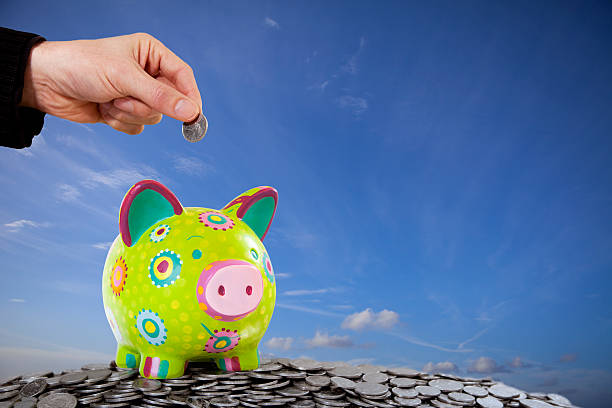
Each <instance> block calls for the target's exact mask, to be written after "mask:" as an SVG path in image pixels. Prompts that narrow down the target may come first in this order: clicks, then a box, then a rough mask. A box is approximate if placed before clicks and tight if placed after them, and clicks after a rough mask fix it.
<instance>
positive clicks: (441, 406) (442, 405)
mask: <svg viewBox="0 0 612 408" xmlns="http://www.w3.org/2000/svg"><path fill="white" fill-rule="evenodd" d="M429 402H430V404H431V405H433V406H434V407H437V408H457V405H453V404H449V403H447V402H443V401H440V400H437V399H432V400H431V401H429Z"/></svg>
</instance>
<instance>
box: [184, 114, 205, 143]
mask: <svg viewBox="0 0 612 408" xmlns="http://www.w3.org/2000/svg"><path fill="white" fill-rule="evenodd" d="M207 130H208V120H207V119H206V116H204V115H203V114H201V113H200V114H199V115H198V117H197V119H195V120H194V121H193V122H183V137H184V138H185V140H187V141H188V142H191V143H195V142H199V141H200V140H202V139H203V138H204V135H205V134H206V131H207Z"/></svg>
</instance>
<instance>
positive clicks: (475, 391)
mask: <svg viewBox="0 0 612 408" xmlns="http://www.w3.org/2000/svg"><path fill="white" fill-rule="evenodd" d="M463 392H467V393H468V394H470V395H473V396H474V397H486V396H487V395H489V391H487V390H486V388H482V387H476V386H474V385H468V386H465V387H463Z"/></svg>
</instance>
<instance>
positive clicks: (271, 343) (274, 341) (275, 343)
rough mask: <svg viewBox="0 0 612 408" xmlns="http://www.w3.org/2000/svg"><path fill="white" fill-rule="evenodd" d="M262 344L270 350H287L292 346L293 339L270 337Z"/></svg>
mask: <svg viewBox="0 0 612 408" xmlns="http://www.w3.org/2000/svg"><path fill="white" fill-rule="evenodd" d="M264 344H265V345H266V346H267V347H269V348H272V349H278V350H289V349H290V348H291V345H292V344H293V337H272V338H271V339H270V340H268V341H266V342H265V343H264Z"/></svg>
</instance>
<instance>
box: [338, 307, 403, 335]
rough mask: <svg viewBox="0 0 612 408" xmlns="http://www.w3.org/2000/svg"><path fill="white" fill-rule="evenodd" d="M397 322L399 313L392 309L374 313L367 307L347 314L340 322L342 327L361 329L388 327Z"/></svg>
mask: <svg viewBox="0 0 612 408" xmlns="http://www.w3.org/2000/svg"><path fill="white" fill-rule="evenodd" d="M398 322H399V314H397V313H396V312H394V311H392V310H387V309H384V310H381V311H380V312H378V313H376V312H374V311H372V309H370V308H367V309H365V310H363V311H361V312H357V313H353V314H351V315H348V316H347V317H346V319H344V321H343V322H342V325H341V327H342V328H343V329H350V330H363V329H366V328H368V329H370V328H372V329H374V328H382V329H389V328H391V327H393V326H395V325H396V324H397V323H398Z"/></svg>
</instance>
